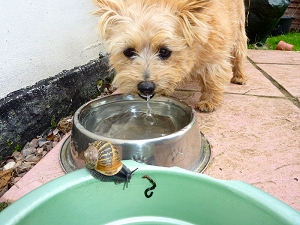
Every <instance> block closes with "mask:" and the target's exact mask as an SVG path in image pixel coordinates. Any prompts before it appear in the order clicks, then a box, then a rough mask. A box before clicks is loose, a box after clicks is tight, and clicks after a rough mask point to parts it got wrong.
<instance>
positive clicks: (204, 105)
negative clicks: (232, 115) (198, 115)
mask: <svg viewBox="0 0 300 225" xmlns="http://www.w3.org/2000/svg"><path fill="white" fill-rule="evenodd" d="M216 108H217V106H216V105H215V104H211V103H209V102H199V103H198V104H197V105H196V109H198V110H199V111H200V112H204V113H209V112H213V111H215V109H216Z"/></svg>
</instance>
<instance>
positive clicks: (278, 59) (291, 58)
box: [248, 50, 300, 72]
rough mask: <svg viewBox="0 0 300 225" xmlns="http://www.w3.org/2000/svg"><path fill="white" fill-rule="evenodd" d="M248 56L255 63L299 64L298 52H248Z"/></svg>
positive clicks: (299, 55)
mask: <svg viewBox="0 0 300 225" xmlns="http://www.w3.org/2000/svg"><path fill="white" fill-rule="evenodd" d="M248 56H249V58H251V59H252V60H253V61H254V62H255V63H275V64H299V62H300V52H294V51H278V50H248ZM298 72H299V71H298Z"/></svg>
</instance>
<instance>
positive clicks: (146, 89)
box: [137, 81, 155, 95]
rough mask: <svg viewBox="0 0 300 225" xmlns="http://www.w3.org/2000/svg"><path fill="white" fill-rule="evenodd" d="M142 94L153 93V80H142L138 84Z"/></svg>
mask: <svg viewBox="0 0 300 225" xmlns="http://www.w3.org/2000/svg"><path fill="white" fill-rule="evenodd" d="M137 88H138V90H139V91H140V92H141V94H142V95H153V94H154V90H155V84H154V83H153V82H152V81H142V82H140V83H139V84H138V86H137Z"/></svg>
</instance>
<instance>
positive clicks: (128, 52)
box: [123, 48, 136, 58]
mask: <svg viewBox="0 0 300 225" xmlns="http://www.w3.org/2000/svg"><path fill="white" fill-rule="evenodd" d="M123 54H124V55H125V56H126V57H127V58H131V57H132V56H135V55H136V53H135V51H134V49H133V48H127V49H125V50H124V51H123Z"/></svg>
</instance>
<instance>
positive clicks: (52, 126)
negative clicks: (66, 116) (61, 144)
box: [51, 117, 57, 128]
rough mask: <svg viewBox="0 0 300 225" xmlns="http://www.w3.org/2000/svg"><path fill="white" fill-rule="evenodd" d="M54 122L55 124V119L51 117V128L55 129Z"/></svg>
mask: <svg viewBox="0 0 300 225" xmlns="http://www.w3.org/2000/svg"><path fill="white" fill-rule="evenodd" d="M56 125H57V124H56V122H55V118H54V117H53V118H52V119H51V128H54V127H56Z"/></svg>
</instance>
